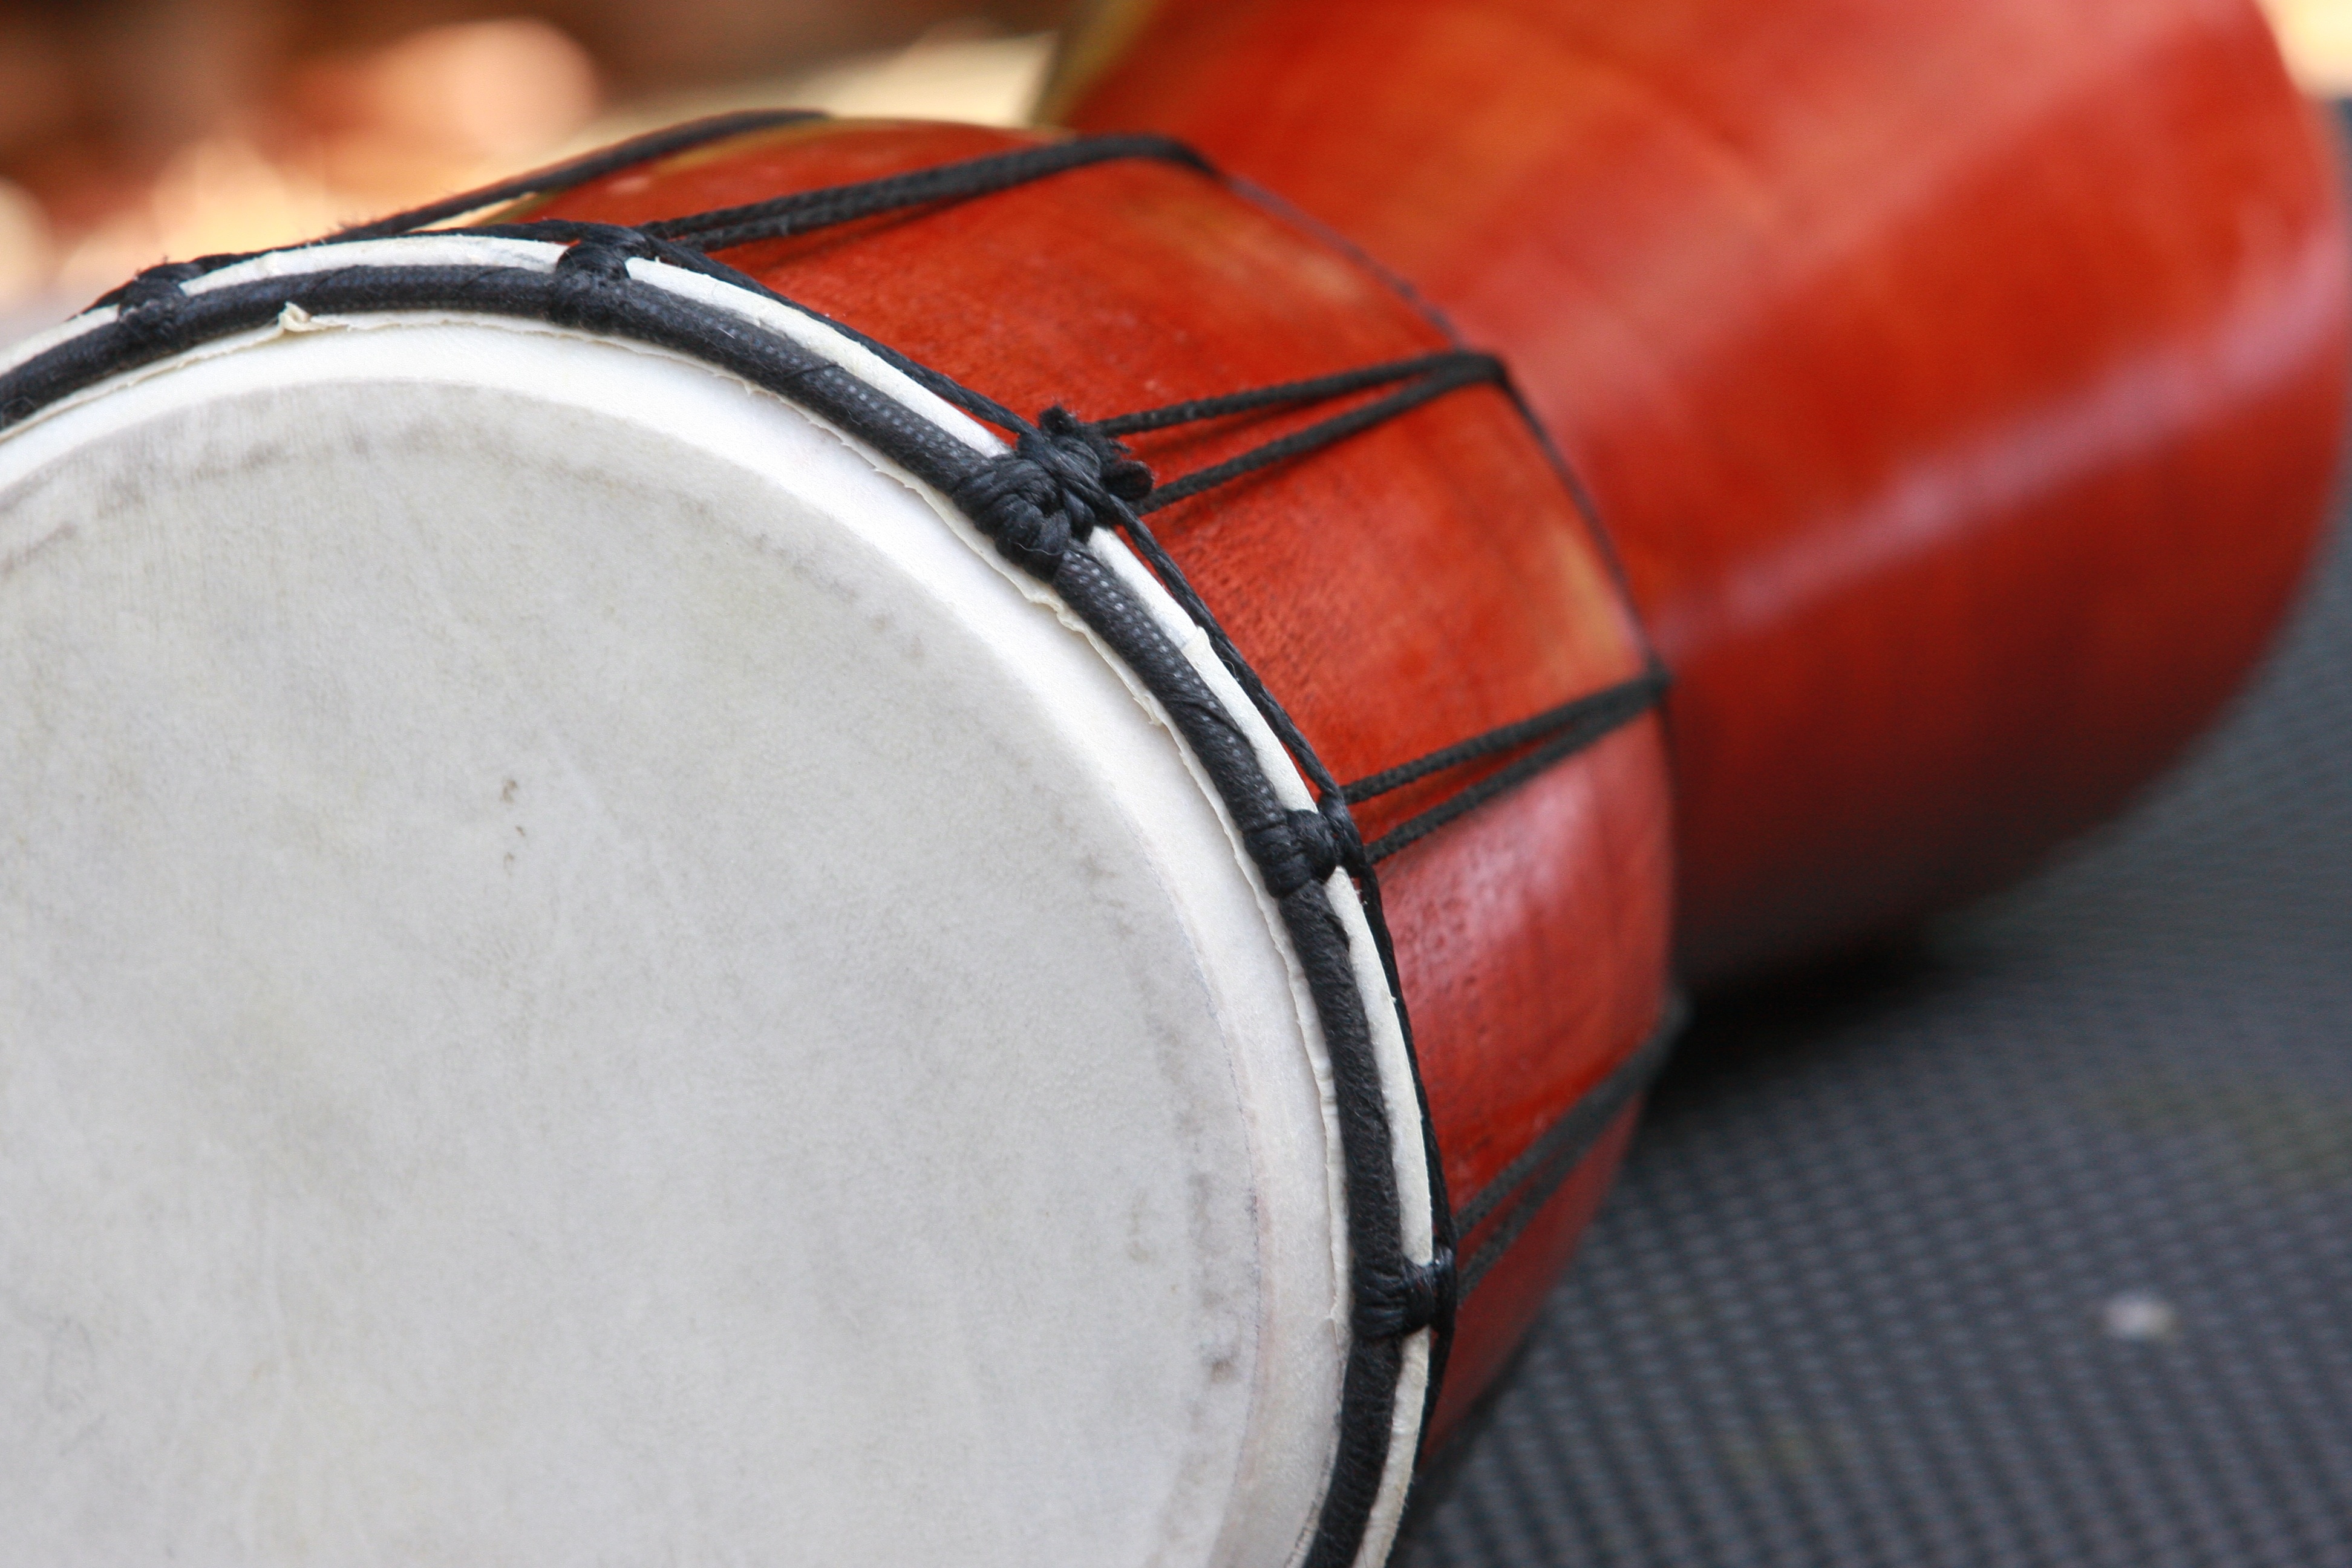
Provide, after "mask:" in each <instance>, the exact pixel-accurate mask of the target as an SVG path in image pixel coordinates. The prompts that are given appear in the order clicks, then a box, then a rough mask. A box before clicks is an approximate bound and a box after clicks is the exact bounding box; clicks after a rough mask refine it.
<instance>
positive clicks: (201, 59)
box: [0, 0, 2352, 341]
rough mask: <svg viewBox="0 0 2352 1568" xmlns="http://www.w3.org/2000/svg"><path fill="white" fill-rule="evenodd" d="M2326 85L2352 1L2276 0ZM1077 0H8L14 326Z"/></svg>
mask: <svg viewBox="0 0 2352 1568" xmlns="http://www.w3.org/2000/svg"><path fill="white" fill-rule="evenodd" d="M2267 4H2268V5H2269V8H2270V10H2271V13H2272V15H2273V18H2274V19H2275V21H2276V23H2277V25H2278V28H2279V32H2280V37H2281V40H2282V42H2283V43H2284V46H2285V47H2286V51H2287V54H2288V56H2289V58H2290V60H2291V61H2292V62H2293V64H2294V68H2295V70H2296V72H2297V74H2298V76H2299V77H2300V78H2301V79H2303V80H2304V82H2305V85H2306V86H2307V87H2309V88H2310V89H2312V90H2313V91H2314V92H2315V93H2319V94H2326V95H2336V94H2339V93H2341V92H2343V91H2345V90H2347V89H2352V0H2267ZM1074 8H1075V0H673V3H671V4H668V5H644V4H641V3H638V0H539V3H538V4H535V5H531V4H524V5H518V4H517V3H516V0H479V3H469V0H373V3H371V4H365V5H362V4H359V3H357V0H0V341H5V338H7V337H10V336H15V335H17V334H19V333H21V332H23V331H30V330H33V329H34V328H36V327H37V326H39V325H42V324H46V323H47V321H52V320H54V319H56V318H57V317H58V315H59V314H60V313H62V312H65V311H68V310H72V309H73V308H75V306H77V305H78V304H79V302H80V301H81V300H86V299H88V298H89V296H91V295H93V294H96V293H99V292H100V291H102V290H104V289H108V288H110V287H112V286H113V285H114V284H115V283H117V282H120V281H121V279H123V278H125V277H126V276H128V275H129V274H131V272H134V271H136V270H137V269H139V268H142V267H145V266H148V265H150V264H152V263H153V262H156V261H159V260H163V259H165V258H184V257H190V256H198V255H203V254H205V253H207V252H213V251H223V250H247V249H253V248H257V247H266V246H270V245H276V244H280V243H285V242H289V241H293V240H297V239H302V238H306V237H310V236H312V235H316V234H319V233H320V232H323V231H325V230H327V229H329V228H331V227H334V226H337V225H339V224H342V223H346V222H350V221H352V220H354V219H357V218H360V217H363V216H370V215H372V214H375V213H379V212H383V211H386V210H390V209H393V208H396V207H399V206H403V205H411V204H414V203H417V202H421V201H424V200H427V199H429V198H431V197H433V196H436V195H441V194H444V193H446V192H448V191H451V190H456V189H462V188H464V187H466V186H467V185H470V184H478V183H481V182H483V181H485V180H487V179H489V178H491V177H493V176H495V175H498V174H504V173H509V172H511V171H513V170H516V169H520V168H524V167H528V166H530V165H531V164H534V163H541V162H544V161H547V160H550V159H552V158H555V157H559V156H562V155H564V154H566V153H571V152H574V151H577V150H580V149H583V148H585V147H589V146H593V145H595V144H597V143H599V142H605V141H610V140H613V139H614V138H616V137H619V136H623V135H626V134H629V133H631V132H635V131H639V130H644V129H646V128H649V127H651V126H654V125H657V124H661V123H665V122H667V121H677V120H681V119H686V118H690V117H692V116H694V115H698V114H706V113H712V112H716V111H718V110H722V109H729V108H737V107H746V106H754V105H772V104H777V103H793V104H800V105H806V106H809V107H814V108H820V109H826V110H832V111H834V112H835V113H839V114H849V115H876V116H908V117H917V118H928V119H946V120H965V121H983V122H991V123H1017V122H1019V121H1023V120H1024V119H1025V118H1027V116H1028V114H1029V111H1030V107H1031V104H1032V102H1033V101H1034V98H1035V96H1036V92H1037V89H1038V88H1039V86H1040V84H1041V83H1042V81H1043V79H1044V77H1045V70H1046V68H1047V66H1048V63H1049V61H1050V59H1051V56H1052V49H1053V43H1054V29H1055V26H1056V25H1057V24H1059V23H1060V22H1062V21H1063V20H1064V18H1065V16H1066V14H1067V13H1068V12H1070V11H1071V10H1073V9H1074Z"/></svg>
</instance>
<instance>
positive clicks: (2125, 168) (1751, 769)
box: [1056, 0, 2352, 978]
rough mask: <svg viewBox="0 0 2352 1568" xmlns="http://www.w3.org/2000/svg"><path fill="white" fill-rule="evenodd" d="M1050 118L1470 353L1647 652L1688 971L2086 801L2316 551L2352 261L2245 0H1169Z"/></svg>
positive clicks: (2248, 643)
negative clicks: (1336, 249)
mask: <svg viewBox="0 0 2352 1568" xmlns="http://www.w3.org/2000/svg"><path fill="white" fill-rule="evenodd" d="M1056 100H1057V102H1058V104H1059V106H1060V109H1061V111H1062V113H1063V116H1064V117H1065V118H1066V120H1067V121H1068V122H1069V123H1071V124H1073V125H1076V126H1078V127H1080V128H1082V129H1087V130H1097V131H1101V130H1112V129H1121V130H1124V129H1150V130H1156V131H1163V132H1171V133H1172V134H1175V135H1177V136H1180V137H1181V138H1183V139H1184V140H1186V141H1188V142H1192V144H1194V145H1195V146H1197V147H1199V148H1200V149H1202V151H1203V152H1204V153H1207V154H1208V155H1209V156H1210V157H1212V158H1213V159H1215V160H1216V161H1218V162H1219V163H1222V164H1223V166H1224V167H1226V168H1227V169H1229V170H1231V171H1233V172H1234V173H1236V174H1241V175H1244V176H1245V177H1247V178H1249V179H1252V180H1255V181H1258V182H1262V183H1263V184H1265V185H1266V186H1268V187H1270V188H1271V189H1273V190H1274V191H1276V193H1278V194H1279V195H1282V196H1284V197H1286V198H1287V199H1289V200H1291V201H1294V202H1296V203H1297V204H1298V205H1300V206H1301V207H1302V208H1304V209H1305V210H1306V211H1307V212H1308V213H1309V214H1311V215H1313V216H1315V217H1317V218H1318V219H1320V220H1322V221H1324V222H1327V223H1328V224H1330V225H1331V226H1334V227H1335V228H1336V229H1338V230H1339V232H1340V233H1342V234H1344V235H1345V236H1347V237H1349V238H1350V239H1352V240H1354V241H1356V242H1358V243H1360V245H1362V246H1363V247H1365V249H1366V250H1367V251H1369V252H1370V254H1371V255H1372V256H1373V257H1375V258H1378V259H1379V260H1381V262H1383V263H1385V264H1387V265H1389V266H1391V267H1394V268H1397V269H1398V270H1399V271H1400V272H1402V274H1403V275H1404V276H1405V277H1406V278H1407V279H1410V280H1411V281H1412V283H1413V284H1414V285H1415V286H1416V287H1417V288H1419V289H1422V290H1423V292H1424V293H1425V295H1426V296H1427V298H1428V299H1429V300H1431V301H1433V303H1434V304H1435V305H1436V306H1437V307H1438V308H1439V309H1440V310H1443V311H1444V313H1445V314H1446V315H1447V316H1448V317H1450V318H1451V320H1452V321H1453V322H1454V324H1455V325H1456V327H1457V328H1458V329H1459V330H1460V331H1462V332H1463V334H1464V335H1465V337H1466V338H1467V339H1468V340H1469V341H1470V342H1473V343H1475V344H1476V345H1477V346H1480V347H1483V348H1488V349H1492V350H1494V351H1495V352H1496V353H1501V354H1503V355H1504V356H1505V357H1506V358H1507V361H1508V362H1509V363H1510V364H1511V366H1512V368H1513V371H1514V373H1515V374H1516V376H1517V381H1518V384H1519V385H1520V386H1521V388H1522V389H1523V390H1524V392H1525V394H1526V395H1527V396H1528V399H1529V400H1530V401H1531V402H1532V404H1533V405H1535V407H1536V409H1537V410H1538V413H1539V414H1540V416H1541V417H1542V419H1543V421H1544V423H1545V424H1546V425H1547V426H1549V429H1550V431H1551V433H1552V434H1553V436H1554V437H1555V438H1556V439H1557V441H1558V442H1559V445H1560V447H1562V448H1563V449H1564V451H1565V454H1566V456H1567V458H1568V459H1569V461H1570V463H1571V464H1572V465H1573V466H1574V468H1576V469H1577V471H1578V472H1579V473H1580V475H1581V477H1582V479H1583V480H1584V482H1585V483H1586V484H1587V485H1588V486H1589V487H1590V488H1591V491H1592V494H1593V496H1594V497H1595V498H1596V500H1597V502H1598V508H1599V512H1600V515H1601V520H1602V521H1603V523H1604V524H1605V526H1606V527H1607V528H1608V529H1609V530H1610V531H1611V532H1612V534H1613V535H1614V537H1615V539H1616V542H1617V544H1618V547H1619V549H1620V550H1621V551H1622V554H1623V557H1624V563H1625V567H1626V570H1627V573H1628V574H1629V576H1630V579H1631V584H1632V587H1633V595H1634V598H1635V601H1636V603H1637V605H1639V606H1640V608H1641V610H1642V612H1643V616H1644V617H1645V619H1646V621H1647V623H1648V626H1649V628H1650V631H1651V634H1652V635H1653V637H1654V638H1655V640H1656V642H1657V644H1658V646H1659V648H1660V650H1661V652H1662V653H1663V654H1664V657H1665V659H1666V661H1667V663H1668V664H1669V666H1670V667H1671V668H1673V670H1674V672H1675V677H1676V686H1675V690H1674V691H1673V693H1672V694H1671V696H1670V697H1669V700H1668V728H1669V733H1670V738H1671V742H1672V745H1673V749H1674V752H1675V764H1676V778H1677V790H1678V795H1679V829H1680V838H1679V843H1678V858H1679V862H1680V865H1681V872H1680V878H1681V892H1680V898H1681V914H1680V921H1681V928H1680V939H1679V941H1680V946H1681V948H1682V952H1683V956H1684V960H1685V964H1686V965H1687V967H1688V968H1689V970H1690V971H1691V973H1694V974H1695V975H1696V976H1697V977H1700V978H1710V977H1715V976H1720V975H1723V974H1726V973H1732V972H1735V971H1740V970H1746V969H1750V968H1753V967H1756V966H1759V965H1761V964H1765V963H1772V962H1776V961H1784V960H1789V959H1792V958H1798V957H1802V956H1805V955H1809V954H1813V953H1818V952H1824V951H1829V950H1833V949H1835V948H1838V947H1841V946H1847V945H1851V944H1853V943H1854V942H1858V941H1862V940H1865V939H1867V938H1868V937H1869V936H1871V935H1872V934H1873V933H1875V932H1879V931H1885V930H1886V929H1888V928H1890V927H1892V926H1895V925H1899V924H1900V923H1901V922H1904V921H1908V920H1911V919H1913V918H1915V917H1916V916H1918V915H1920V914H1922V913H1924V912H1926V911H1927V910H1932V909H1934V908H1935V907H1937V906H1938V905H1940V904H1944V903H1947V902H1948V901H1951V900H1956V899H1958V898H1961V897H1964V896H1966V895H1968V894H1970V893H1972V892H1975V891H1978V890H1979V889H1985V888H1987V887H1989V886H1991V885H1993V884H1995V883H1997V882H1999V881H2000V880H2001V879H2004V878H2006V877H2009V876H2011V875H2012V874H2014V873H2015V872H2017V871H2018V870H2020V869H2021V868H2023V867H2024V866H2026V865H2027V864H2029V863H2030V862H2032V860H2033V859H2034V858H2036V857H2038V856H2040V855H2042V854H2043V853H2044V852H2046V851H2047V850H2048V849H2049V848H2050V847H2052V846H2053V844H2055V843H2057V842H2058V841H2059V840H2061V839H2063V838H2064V837H2066V836H2068V835H2070V834H2074V833H2076V832H2079V831H2081V830H2082V829H2084V827H2086V826H2089V825H2091V824H2092V823H2094V822H2095V821H2097V820H2098V819H2099V818H2100V817H2101V816H2104V815H2105V814H2107V813H2109V812H2112V811H2113V810H2115V809H2116V807H2117V805H2119V804H2120V803H2121V802H2122V801H2123V800H2124V798H2125V797H2126V795H2128V794H2129V792H2130V791H2131V790H2132V789H2134V788H2135V787H2136V786H2137V785H2138V784H2141V783H2142V782H2143V781H2145V780H2146V779H2147V778H2148V777H2149V776H2150V774H2152V773H2154V772H2155V771H2156V770H2157V769H2158V768H2159V767H2161V766H2162V765H2163V764H2164V763H2166V762H2167V761H2168V759H2170V758H2171V757H2173V756H2174V755H2175V754H2177V753H2178V752H2179V751H2180V749H2181V748H2182V746H2183V745H2184V744H2185V743H2186V742H2188V740H2189V738H2190V737H2191V736H2193V735H2194V734H2196V733H2197V731H2199V730H2200V728H2201V727H2202V726H2203V725H2204V724H2205V723H2206V722H2207V721H2209V720H2210V718H2211V717H2212V716H2213V714H2214V712H2215V710H2217V708H2218V707H2219V706H2220V705H2221V702H2222V701H2223V700H2225V699H2226V698H2227V697H2228V696H2229V695H2230V693H2231V691H2232V690H2233V689H2235V688H2236V686H2237V684H2238V683H2239V681H2240V680H2241V679H2242V677H2243V676H2244V674H2245V672H2246V671H2247V669H2248V668H2249V667H2250V665H2251V664H2252V662H2253V660H2254V659H2255V658H2256V657H2257V656H2258V655H2259V654H2260V652H2261V650H2262V649H2263V646H2264V644H2265V642H2266V639H2267V638H2268V637H2269V636H2270V634H2271V632H2272V629H2273V626H2275V625H2276V624H2277V622H2278V620H2279V617H2280V616H2281V613H2282V611H2283V610H2284V607H2285V605H2287V603H2288V602H2289V600H2290V598H2291V597H2292V595H2294V589H2295V585H2296V584H2297V582H2298V580H2299V579H2300V577H2301V574H2302V573H2303V570H2304V567H2305V562H2306V560H2307V559H2308V557H2309V556H2310V554H2311V552H2312V549H2313V542H2314V539H2315V533H2316V531H2317V526H2318V524H2319V521H2320V520H2321V516H2322V510H2323V505H2324V502H2325V500H2326V494H2327V490H2328V487H2329V483H2330V479H2331V476H2332V474H2333V472H2334V469H2335V464H2336V451H2337V442H2338V435H2339V431H2340V428H2341V426H2342V421H2343V412H2344V389H2345V380H2346V324H2347V287H2352V270H2347V268H2352V258H2347V244H2346V235H2345V223H2344V214H2343V209H2342V202H2341V199H2340V196H2339V193H2338V189H2337V185H2336V171H2335V168H2334V164H2333V160H2332V159H2331V157H2330V155H2329V149H2328V147H2327V145H2326V140H2325V138H2324V137H2323V135H2322V133H2321V132H2320V130H2319V127H2318V124H2317V118H2316V115H2315V112H2314V110H2312V109H2311V107H2310V106H2309V105H2308V104H2306V103H2305V101H2304V100H2302V99H2300V98H2299V97H2298V96H2297V95H2296V93H2295V91H2294V89H2293V87H2292V86H2291V85H2290V83H2289V81H2288V79H2287V77H2286V75H2285V72H2284V69H2283V68H2282V66H2281V62H2280V59H2279V56H2278V52H2277V49H2276V47H2275V46H2274V44H2273V40H2272V38H2271V37H2270V34H2269V32H2268V31H2267V29H2266V27H2265V25H2264V24H2263V20H2262V18H2261V16H2259V15H2258V13H2257V12H2256V11H2255V9H2254V7H2253V6H2252V5H2251V4H2249V3H2247V0H2065V3H2063V4H2053V3H2052V0H1775V3H1773V4H1769V5H1755V4H1746V3H1740V0H1666V3H1663V4H1652V5H1615V4H1606V3H1601V0H1452V3H1449V4H1445V5H1428V4H1424V3H1423V0H1360V3H1358V4H1355V5H1347V6H1344V7H1340V6H1331V5H1322V4H1318V3H1317V0H1160V3H1159V4H1156V5H1144V4H1135V5H1112V6H1109V7H1107V8H1105V9H1104V10H1102V11H1100V12H1098V13H1097V15H1096V16H1095V17H1094V18H1093V21H1092V23H1091V25H1090V26H1089V27H1088V28H1087V29H1084V30H1081V31H1080V33H1079V34H1078V35H1077V37H1076V40H1075V42H1074V44H1073V46H1072V47H1071V49H1070V50H1069V52H1068V54H1067V56H1066V59H1065V62H1064V68H1063V77H1062V80H1061V82H1060V84H1059V86H1058V89H1057V93H1056Z"/></svg>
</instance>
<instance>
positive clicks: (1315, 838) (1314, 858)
mask: <svg viewBox="0 0 2352 1568" xmlns="http://www.w3.org/2000/svg"><path fill="white" fill-rule="evenodd" d="M1353 833H1354V829H1353V828H1352V827H1350V829H1349V836H1350V837H1353ZM1242 837H1243V839H1244V841H1245V842H1246V843H1247V844H1248V845H1249V849H1250V858H1252V859H1254V860H1255V861H1256V862H1257V866H1258V871H1259V873H1260V874H1261V875H1262V876H1264V877H1265V890H1266V891H1267V892H1269V893H1272V894H1273V895H1274V896H1275V897H1276V898H1277V899H1286V898H1288V897H1290V895H1291V894H1293V893H1295V892H1297V891H1298V889H1301V888H1305V887H1309V886H1312V885H1314V884H1316V883H1318V882H1322V881H1325V880H1327V879H1329V877H1330V875H1331V873H1332V872H1334V871H1336V870H1338V869H1339V868H1340V867H1341V866H1343V865H1345V864H1347V861H1346V860H1345V859H1344V858H1342V854H1341V839H1340V837H1339V835H1338V834H1337V833H1335V832H1333V831H1332V828H1331V823H1330V821H1329V819H1328V818H1327V817H1326V816H1324V815H1323V813H1321V812H1319V811H1286V812H1284V813H1283V814H1282V815H1281V816H1277V817H1275V818H1274V819H1273V820H1272V821H1270V822H1265V823H1262V824H1260V825H1259V826H1255V827H1245V828H1244V829H1243V832H1242Z"/></svg>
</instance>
